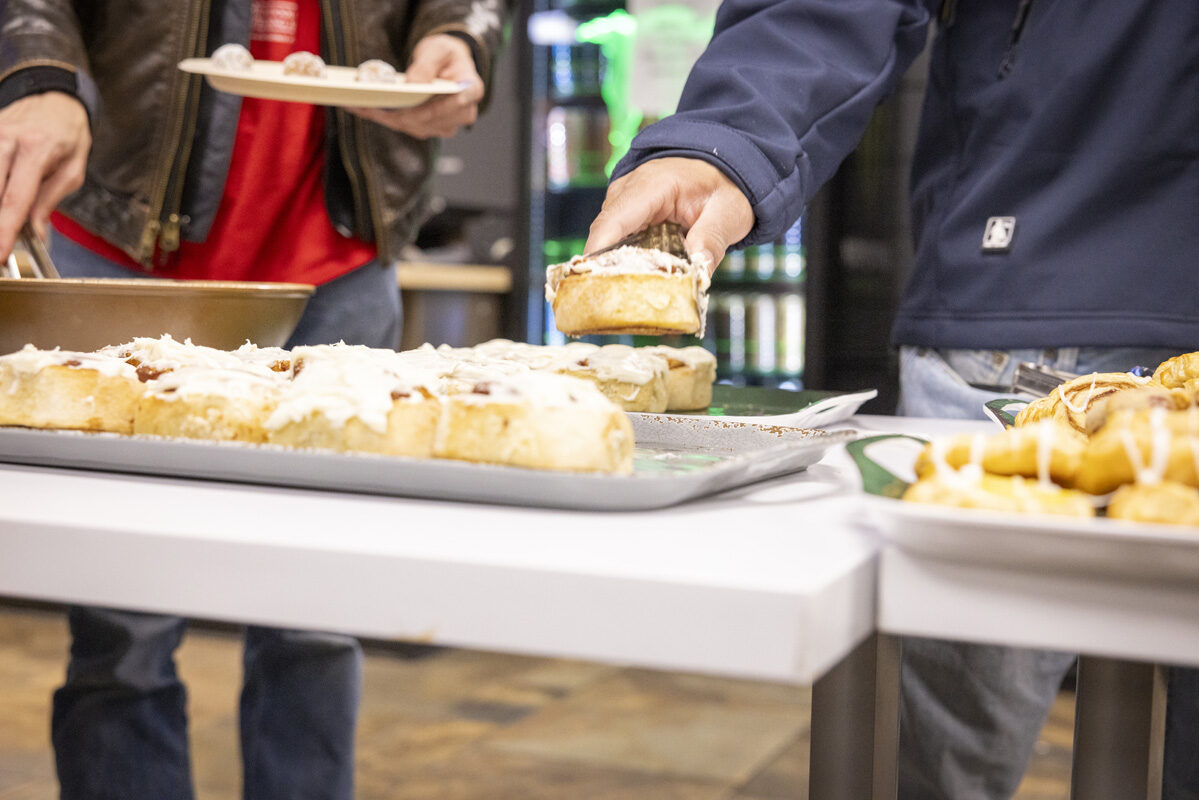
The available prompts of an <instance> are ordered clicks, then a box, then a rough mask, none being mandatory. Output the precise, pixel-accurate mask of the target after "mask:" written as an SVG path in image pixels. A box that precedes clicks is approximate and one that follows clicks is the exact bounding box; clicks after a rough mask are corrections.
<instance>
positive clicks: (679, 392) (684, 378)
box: [640, 345, 716, 411]
mask: <svg viewBox="0 0 1199 800" xmlns="http://www.w3.org/2000/svg"><path fill="white" fill-rule="evenodd" d="M640 349H641V350H645V351H648V352H650V353H653V354H655V355H659V356H661V357H663V358H665V359H666V365H667V367H668V368H669V371H668V372H667V373H666V408H667V410H668V411H698V410H700V409H704V408H707V407H708V406H710V405H711V404H712V384H713V383H715V382H716V356H714V355H712V354H711V353H709V352H708V351H707V350H705V349H704V348H702V347H683V348H679V347H667V346H666V345H655V346H653V347H643V348H640Z"/></svg>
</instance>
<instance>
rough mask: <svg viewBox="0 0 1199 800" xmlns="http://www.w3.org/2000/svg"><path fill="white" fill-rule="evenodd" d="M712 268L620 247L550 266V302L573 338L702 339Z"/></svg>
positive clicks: (558, 320) (547, 288) (697, 261)
mask: <svg viewBox="0 0 1199 800" xmlns="http://www.w3.org/2000/svg"><path fill="white" fill-rule="evenodd" d="M709 266H710V265H709V264H706V263H701V260H700V259H695V258H691V259H683V258H679V257H678V256H675V255H672V254H670V253H666V252H663V251H662V250H657V249H654V248H646V247H633V246H625V247H619V248H617V249H615V250H609V251H607V252H603V253H599V254H597V255H594V256H575V257H574V258H572V259H571V260H570V261H567V262H565V263H562V264H554V265H552V266H550V267H549V269H548V270H547V271H546V279H545V298H546V300H548V301H549V302H550V304H551V305H552V306H553V310H554V320H555V323H556V324H557V326H558V330H560V331H562V332H563V333H565V334H566V335H567V336H585V335H588V334H609V333H636V334H649V335H654V336H662V335H666V334H675V333H682V334H696V335H700V336H702V335H703V330H704V321H705V318H706V317H707V313H708V286H709V276H708V267H709Z"/></svg>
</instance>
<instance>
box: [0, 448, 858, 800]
mask: <svg viewBox="0 0 1199 800" xmlns="http://www.w3.org/2000/svg"><path fill="white" fill-rule="evenodd" d="M847 464H848V460H847V459H846V458H844V453H840V454H839V460H838V456H837V455H834V456H833V457H832V458H831V459H830V461H829V463H827V464H825V463H822V464H818V465H816V466H814V467H813V468H811V469H810V470H808V471H807V472H806V473H804V474H801V475H796V476H790V477H786V478H781V479H776V480H774V481H771V482H768V483H765V484H761V485H758V486H753V487H747V488H744V489H741V490H736V491H733V492H728V493H725V494H723V495H720V496H718V497H715V498H708V499H704V500H700V501H698V502H692V503H689V504H686V505H683V506H680V507H676V508H672V509H666V510H662V511H656V512H637V513H595V512H589V513H587V512H566V511H552V510H541V509H522V508H512V507H500V506H486V505H471V504H465V503H451V502H439V501H424V500H413V499H396V498H384V497H374V496H367V495H352V494H342V493H332V492H329V493H323V492H315V491H303V490H293V489H282V488H270V487H261V486H247V485H235V484H227V483H218V482H204V481H192V480H174V479H162V478H147V477H138V476H128V475H118V474H109V473H100V472H87V471H69V470H59V469H46V468H31V467H20V466H8V465H0V553H3V557H2V558H0V595H8V596H13V597H22V598H33V599H41V600H50V601H56V602H64V603H82V604H94V605H105V606H114V607H122V608H131V609H138V610H144V611H155V612H168V613H172V614H180V615H186V616H194V617H201V618H212V619H220V620H229V621H235V622H244V623H256V624H265V625H272V626H282V627H303V628H313V629H331V630H338V631H344V632H347V633H353V634H358V635H364V636H370V637H379V638H388V639H407V640H413V641H420V642H429V643H436V644H445V645H454V646H464V647H474V648H482V649H488V650H499V651H507V652H515V653H528V654H537V655H551V656H568V657H575V658H584V659H593V660H598V661H605V662H614V663H619V664H633V665H639V666H644V667H652V668H661V669H672V670H684V671H700V672H709V673H718V674H722V675H729V676H741V677H749V678H759V679H765V680H772V681H786V682H792V683H797V684H815V686H814V695H815V697H814V704H815V705H816V706H817V708H828V709H830V712H829V713H826V714H824V719H823V721H822V720H821V719H820V717H821V714H820V713H819V712H817V713H816V714H814V718H816V720H817V725H816V730H815V731H814V734H813V736H814V739H815V740H817V741H818V742H821V743H827V744H817V745H815V746H814V755H813V768H812V773H813V774H812V797H813V798H837V799H838V800H840V799H841V798H844V800H851V799H852V800H859V798H861V797H862V796H863V795H862V789H861V788H860V787H861V786H862V785H863V784H862V781H863V780H865V781H869V780H870V779H871V766H870V762H871V759H872V753H873V751H874V749H875V748H874V746H873V739H872V730H873V725H872V724H871V723H870V721H869V719H870V717H871V715H873V713H874V706H873V703H872V702H869V701H872V699H873V697H874V693H873V692H872V691H867V692H866V693H865V694H864V695H862V696H861V697H859V695H861V694H862V693H860V692H859V691H858V688H859V686H860V685H863V684H865V685H873V681H874V673H873V665H874V662H875V656H874V639H873V637H872V634H873V631H874V627H875V606H876V603H875V585H876V576H875V569H876V558H877V539H876V538H875V537H874V536H873V534H871V533H870V532H868V531H867V530H865V529H864V528H862V527H861V526H860V525H859V524H858V523H856V522H855V519H856V513H857V512H856V504H855V503H854V502H852V500H853V499H854V498H855V497H856V494H855V493H854V490H853V488H852V486H851V485H850V484H849V483H848V482H847V481H846V478H845V470H846V469H847ZM863 698H864V699H863ZM855 709H856V710H855ZM863 719H865V720H866V722H865V723H863V722H862V720H863ZM822 753H824V754H826V756H825V761H824V762H821V754H822ZM863 761H864V762H865V763H864V766H858V764H860V763H861V762H863Z"/></svg>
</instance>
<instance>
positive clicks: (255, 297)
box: [0, 223, 313, 353]
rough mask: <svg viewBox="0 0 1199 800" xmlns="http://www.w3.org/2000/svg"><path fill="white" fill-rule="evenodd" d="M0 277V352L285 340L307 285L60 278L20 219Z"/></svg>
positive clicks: (307, 291) (296, 318)
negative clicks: (161, 340)
mask: <svg viewBox="0 0 1199 800" xmlns="http://www.w3.org/2000/svg"><path fill="white" fill-rule="evenodd" d="M4 267H5V268H6V274H7V275H8V276H9V277H6V278H0V353H11V352H12V351H14V350H19V349H21V348H22V347H24V346H25V345H26V344H33V345H36V346H37V347H40V348H43V349H49V348H53V347H61V348H62V349H64V350H82V351H88V350H95V349H98V348H100V347H104V346H105V345H110V344H121V343H122V342H127V341H129V340H130V339H133V338H135V337H138V336H150V337H154V338H157V337H159V336H161V335H163V334H164V333H169V334H171V336H174V337H175V338H176V339H179V340H180V341H182V340H183V339H191V340H192V341H193V342H195V343H196V344H204V345H208V346H209V347H219V348H221V349H224V350H232V349H234V348H236V347H240V346H241V345H242V344H243V343H244V342H245V341H246V340H249V341H251V342H254V343H255V344H257V345H261V346H263V347H267V346H276V347H277V346H279V345H282V344H283V343H284V342H286V341H287V339H288V337H290V336H291V333H292V331H294V330H295V328H296V323H298V322H299V321H300V315H301V314H303V313H304V306H305V305H306V304H307V303H308V298H309V296H311V295H312V292H313V287H312V286H309V285H308V284H302V283H244V282H236V281H171V280H154V279H150V278H141V279H139V278H131V279H119V278H61V277H59V274H58V270H57V269H55V267H54V262H52V261H51V260H50V254H49V253H48V252H46V248H45V247H44V246H43V245H42V242H41V240H39V239H38V238H37V236H36V235H34V233H33V231H32V230H31V229H30V227H29V224H28V223H26V224H25V225H24V226H23V227H22V229H21V232H20V234H19V236H18V237H17V242H16V246H15V247H14V248H13V252H12V254H11V255H9V257H8V260H7V262H5V264H4Z"/></svg>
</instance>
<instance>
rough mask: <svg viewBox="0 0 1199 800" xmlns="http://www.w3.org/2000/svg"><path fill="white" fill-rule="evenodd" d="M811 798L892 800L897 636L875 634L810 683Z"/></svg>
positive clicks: (896, 739) (896, 743)
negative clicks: (813, 682)
mask: <svg viewBox="0 0 1199 800" xmlns="http://www.w3.org/2000/svg"><path fill="white" fill-rule="evenodd" d="M811 741H812V750H811V754H810V755H809V759H808V776H809V784H808V785H809V789H808V797H809V798H810V800H864V798H871V799H872V800H895V796H896V787H897V777H898V773H897V771H896V770H897V763H896V758H897V756H898V753H899V638H898V637H895V636H889V635H887V634H874V635H872V636H871V637H870V638H868V639H866V641H864V642H862V643H861V644H860V645H858V646H857V648H855V649H854V650H853V652H851V653H850V654H849V655H847V656H846V657H845V658H844V659H842V660H841V662H840V663H839V664H837V666H835V667H833V669H832V670H830V671H829V672H828V673H827V674H826V675H825V676H824V677H822V678H821V679H820V680H818V681H816V684H815V685H814V686H813V687H812V739H811Z"/></svg>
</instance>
